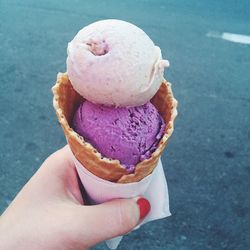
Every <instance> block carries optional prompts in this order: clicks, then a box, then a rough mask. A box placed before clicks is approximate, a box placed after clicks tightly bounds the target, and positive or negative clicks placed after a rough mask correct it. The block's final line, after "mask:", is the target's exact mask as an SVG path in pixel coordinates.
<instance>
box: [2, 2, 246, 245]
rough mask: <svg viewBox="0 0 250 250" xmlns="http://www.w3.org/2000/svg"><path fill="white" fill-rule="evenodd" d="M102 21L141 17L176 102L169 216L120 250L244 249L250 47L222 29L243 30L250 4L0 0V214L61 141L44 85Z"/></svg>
mask: <svg viewBox="0 0 250 250" xmlns="http://www.w3.org/2000/svg"><path fill="white" fill-rule="evenodd" d="M106 18H117V19H123V20H126V21H129V22H132V23H134V24H136V25H137V26H139V27H141V28H142V29H143V30H144V31H145V32H146V33H147V34H148V35H149V36H150V37H151V38H152V40H153V41H154V42H155V43H156V44H157V45H159V46H160V47H161V49H162V53H163V56H164V57H165V58H167V59H168V60H169V61H170V63H171V67H170V68H169V69H168V70H166V74H165V75H166V78H167V79H168V80H169V81H170V82H171V83H172V86H173V91H174V94H175V97H176V98H177V99H178V101H179V108H178V111H179V115H178V118H177V120H176V123H175V131H174V134H173V136H172V137H171V139H170V142H169V144H168V146H167V148H166V150H165V152H164V154H163V164H164V168H165V173H166V176H167V180H168V186H169V195H170V208H171V212H172V216H171V217H169V218H166V219H162V220H158V221H155V222H152V223H149V224H146V225H144V226H143V227H141V228H140V229H139V230H137V231H135V232H133V233H131V234H129V235H127V236H126V237H125V238H124V240H123V241H122V243H121V244H120V246H119V249H121V250H122V249H138V250H139V249H152V250H161V249H170V250H174V249H181V250H187V249H192V250H195V249H233V250H235V249H239V250H241V249H242V250H243V249H244V250H245V249H250V196H249V192H248V190H249V178H250V45H249V44H243V43H240V42H237V43H236V42H230V41H227V40H224V39H222V36H221V35H220V34H222V33H223V32H227V33H228V32H229V33H236V34H243V35H250V33H249V31H250V2H249V1H247V0H242V1H233V0H228V1H227V2H226V4H225V3H224V2H223V3H222V1H215V0H211V1H195V0H190V1H184V0H180V1H174V0H171V1H170V0H169V1H163V0H162V1H160V0H156V1H153V0H148V1H147V0H141V1H139V0H136V1H135V0H134V1H132V0H128V1H115V0H104V1H97V0H92V1H80V0H72V1H66V0H61V1H58V0H57V1H56V0H54V1H49V0H44V1H32V0H24V1H17V0H11V1H7V0H0V41H1V47H0V58H1V60H0V76H1V84H0V213H1V212H3V211H4V209H5V208H6V207H7V206H8V204H9V203H10V202H11V201H12V199H13V198H14V197H15V195H16V193H17V192H18V191H19V190H20V189H21V187H22V186H23V185H24V184H25V183H26V182H27V181H28V180H29V178H30V177H31V176H32V175H33V174H34V173H35V171H36V170H37V169H38V168H39V166H40V165H41V163H42V162H43V161H44V159H45V158H46V157H47V156H48V155H49V154H51V153H52V152H54V151H55V150H57V149H58V148H60V147H62V146H63V145H64V144H65V143H66V142H65V139H64V135H63V133H62V130H61V128H60V126H59V124H58V122H57V119H56V116H55V113H54V110H53V107H52V93H51V90H50V89H51V86H52V85H53V84H54V82H55V79H56V74H57V72H59V71H65V59H66V48H67V43H68V42H69V41H70V40H71V39H72V38H73V36H74V35H75V34H76V32H77V31H78V30H79V29H81V28H82V27H83V26H85V25H87V24H89V23H91V22H94V21H96V20H99V19H106ZM209 34H217V35H212V36H211V35H209ZM45 188H46V187H45ZM93 249H98V250H101V249H107V248H106V246H105V245H104V244H103V243H102V244H99V245H98V246H96V247H95V248H93Z"/></svg>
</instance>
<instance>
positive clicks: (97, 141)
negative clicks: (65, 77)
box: [73, 101, 165, 173]
mask: <svg viewBox="0 0 250 250" xmlns="http://www.w3.org/2000/svg"><path fill="white" fill-rule="evenodd" d="M73 128H74V130H75V131H76V132H77V133H78V134H80V135H81V136H83V137H84V139H85V140H86V141H88V142H90V143H91V144H92V145H93V146H94V147H95V148H96V149H97V150H98V151H99V152H100V153H101V154H102V155H103V156H105V157H108V158H111V159H117V160H119V161H120V162H121V164H122V165H123V166H124V167H125V168H126V170H127V172H128V173H131V172H133V171H134V168H135V165H136V164H137V163H138V162H140V161H143V160H144V159H148V158H149V157H150V156H151V154H152V152H154V151H155V149H156V147H157V144H158V143H159V141H160V139H161V138H162V135H163V132H164V129H165V123H164V121H163V119H162V117H161V116H160V114H159V113H158V111H157V109H156V108H155V107H154V105H153V104H151V103H150V102H147V103H146V104H144V105H142V106H138V107H130V108H126V107H121V108H113V107H107V106H104V105H97V104H93V103H91V102H89V101H84V102H83V103H81V105H80V106H79V108H78V109H77V111H76V113H75V116H74V118H73Z"/></svg>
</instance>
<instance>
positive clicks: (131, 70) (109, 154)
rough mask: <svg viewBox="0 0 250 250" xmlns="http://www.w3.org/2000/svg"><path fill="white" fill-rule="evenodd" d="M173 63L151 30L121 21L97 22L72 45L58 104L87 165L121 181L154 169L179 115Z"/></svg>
mask: <svg viewBox="0 0 250 250" xmlns="http://www.w3.org/2000/svg"><path fill="white" fill-rule="evenodd" d="M168 65H169V63H168V61H166V60H162V55H161V50H160V48H159V47H157V46H155V45H154V43H153V42H152V40H151V39H150V38H149V37H148V36H147V35H146V34H145V32H144V31H142V30H141V29H139V28H138V27H136V26H135V25H133V24H130V23H127V22H124V21H120V20H103V21H98V22H96V23H93V24H90V25H88V26H86V27H85V28H83V29H82V30H80V31H79V32H78V34H77V35H76V36H75V38H74V39H73V40H72V41H71V42H70V43H69V44H68V57H67V72H66V73H59V74H58V76H57V82H56V84H55V86H54V87H53V93H54V99H53V105H54V108H55V110H56V113H57V116H58V120H59V122H60V124H61V125H62V128H63V131H64V133H65V136H66V138H67V142H68V144H69V145H70V148H71V150H72V152H73V154H74V157H75V158H76V160H77V161H79V163H80V164H81V165H82V167H83V168H85V169H87V170H88V171H89V172H91V173H92V174H93V175H95V176H98V177H100V178H102V179H104V180H107V181H112V182H117V183H131V182H138V181H140V180H142V179H143V178H145V177H146V176H148V175H150V174H151V173H152V172H153V170H154V169H155V167H156V166H157V163H158V161H159V159H160V156H161V154H162V152H163V149H164V148H165V146H166V144H167V141H168V139H169V137H170V136H171V134H172V132H173V122H174V119H175V117H176V114H177V111H176V107H177V101H176V100H175V99H174V97H173V93H172V90H171V85H170V83H168V82H167V81H166V80H165V79H164V78H163V71H164V67H166V66H168Z"/></svg>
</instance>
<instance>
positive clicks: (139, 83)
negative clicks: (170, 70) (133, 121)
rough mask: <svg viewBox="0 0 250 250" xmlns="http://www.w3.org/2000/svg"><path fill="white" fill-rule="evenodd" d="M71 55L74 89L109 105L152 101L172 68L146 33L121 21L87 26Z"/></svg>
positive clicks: (69, 63) (70, 49)
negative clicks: (169, 67)
mask: <svg viewBox="0 0 250 250" xmlns="http://www.w3.org/2000/svg"><path fill="white" fill-rule="evenodd" d="M67 52H68V57H67V73H68V76H69V79H70V81H71V83H72V86H73V87H74V89H75V90H76V91H77V92H78V93H79V94H80V95H81V96H83V97H84V98H85V99H87V100H89V101H91V102H93V103H98V104H104V105H108V106H123V107H124V106H125V107H130V106H139V105H143V104H145V103H146V102H148V101H149V100H150V99H151V98H152V97H153V96H154V95H155V94H156V92H157V90H158V89H159V87H160V85H161V83H162V81H163V71H164V67H167V66H168V65H169V62H168V61H167V60H162V55H161V50H160V48H159V47H157V46H155V45H154V43H153V41H152V40H151V39H150V38H149V37H148V35H147V34H146V33H145V32H144V31H143V30H141V29H140V28H138V27H136V26H135V25H133V24H131V23H128V22H125V21H121V20H113V19H111V20H102V21H98V22H95V23H93V24H90V25H88V26H86V27H84V28H83V29H82V30H80V31H79V32H78V34H77V35H76V36H75V37H74V39H73V40H72V41H71V42H70V43H69V44H68V51H67Z"/></svg>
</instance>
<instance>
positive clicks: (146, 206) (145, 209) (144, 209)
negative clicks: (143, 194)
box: [137, 198, 151, 220]
mask: <svg viewBox="0 0 250 250" xmlns="http://www.w3.org/2000/svg"><path fill="white" fill-rule="evenodd" d="M137 204H138V206H139V208H140V219H141V220H142V219H144V218H145V217H146V215H147V214H148V213H149V211H150V208H151V206H150V203H149V201H148V200H146V199H145V198H139V199H138V200H137Z"/></svg>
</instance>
